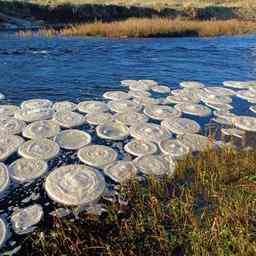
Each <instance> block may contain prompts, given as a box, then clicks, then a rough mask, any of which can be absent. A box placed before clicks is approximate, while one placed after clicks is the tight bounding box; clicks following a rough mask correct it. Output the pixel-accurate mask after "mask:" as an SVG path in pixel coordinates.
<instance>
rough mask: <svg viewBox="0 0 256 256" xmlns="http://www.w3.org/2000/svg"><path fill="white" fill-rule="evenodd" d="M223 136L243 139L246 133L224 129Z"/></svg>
mask: <svg viewBox="0 0 256 256" xmlns="http://www.w3.org/2000/svg"><path fill="white" fill-rule="evenodd" d="M221 132H222V134H224V135H225V136H232V137H237V138H240V139H242V138H243V137H244V136H245V132H244V131H242V130H239V129H236V128H222V129H221Z"/></svg>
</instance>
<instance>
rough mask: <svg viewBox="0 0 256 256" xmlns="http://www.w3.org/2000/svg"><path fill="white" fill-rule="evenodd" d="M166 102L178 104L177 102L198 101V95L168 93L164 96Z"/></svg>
mask: <svg viewBox="0 0 256 256" xmlns="http://www.w3.org/2000/svg"><path fill="white" fill-rule="evenodd" d="M166 100H167V102H169V103H171V104H178V103H199V102H200V98H199V97H192V96H188V95H179V94H177V95H170V96H168V97H167V98H166Z"/></svg>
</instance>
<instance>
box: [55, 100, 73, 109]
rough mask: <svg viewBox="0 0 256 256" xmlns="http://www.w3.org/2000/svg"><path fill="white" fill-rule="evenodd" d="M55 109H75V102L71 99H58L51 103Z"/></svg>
mask: <svg viewBox="0 0 256 256" xmlns="http://www.w3.org/2000/svg"><path fill="white" fill-rule="evenodd" d="M52 108H53V109H54V110H55V111H75V110H76V109H77V104H75V103H73V102H71V101H59V102H56V103H54V104H53V107H52Z"/></svg>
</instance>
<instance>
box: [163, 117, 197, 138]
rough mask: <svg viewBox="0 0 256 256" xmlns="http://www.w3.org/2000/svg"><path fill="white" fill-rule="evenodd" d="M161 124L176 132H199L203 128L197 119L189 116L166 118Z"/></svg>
mask: <svg viewBox="0 0 256 256" xmlns="http://www.w3.org/2000/svg"><path fill="white" fill-rule="evenodd" d="M161 126H162V127H164V128H166V129H168V130H169V131H171V132H173V133H175V134H186V133H198V132H199V131H200V129H201V128H200V125H199V124H198V123H197V122H196V121H194V120H191V119H188V118H176V119H166V120H164V121H162V122H161Z"/></svg>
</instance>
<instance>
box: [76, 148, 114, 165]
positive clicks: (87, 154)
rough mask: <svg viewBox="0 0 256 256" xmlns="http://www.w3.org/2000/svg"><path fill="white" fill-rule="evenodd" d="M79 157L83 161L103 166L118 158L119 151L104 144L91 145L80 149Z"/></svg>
mask: <svg viewBox="0 0 256 256" xmlns="http://www.w3.org/2000/svg"><path fill="white" fill-rule="evenodd" d="M78 158H79V159H80V161H81V162H83V163H85V164H87V165H90V166H93V167H97V168H102V167H104V166H106V165H108V164H110V163H112V162H114V161H115V160H116V159H117V152H116V151H115V150H114V149H112V148H110V147H107V146H103V145H89V146H86V147H84V148H82V149H80V150H79V151H78Z"/></svg>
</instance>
